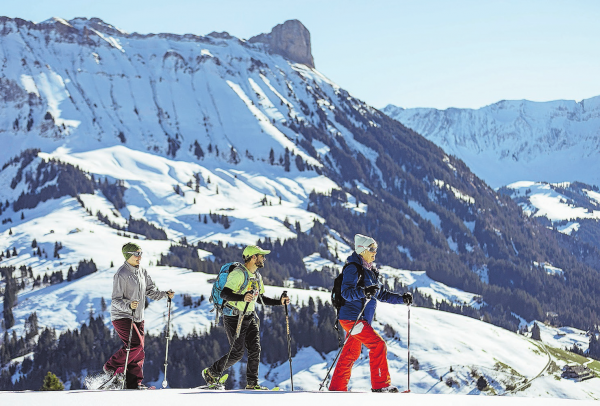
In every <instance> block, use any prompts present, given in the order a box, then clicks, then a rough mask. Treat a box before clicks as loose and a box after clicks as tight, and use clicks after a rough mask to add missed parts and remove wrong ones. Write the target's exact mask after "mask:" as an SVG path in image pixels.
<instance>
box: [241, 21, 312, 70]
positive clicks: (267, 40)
mask: <svg viewBox="0 0 600 406" xmlns="http://www.w3.org/2000/svg"><path fill="white" fill-rule="evenodd" d="M248 42H251V43H256V42H261V43H264V44H267V45H269V48H270V49H271V51H272V52H273V53H276V54H279V55H282V56H283V57H285V58H287V59H290V60H292V61H294V62H298V63H303V64H304V65H306V66H310V67H311V68H314V67H315V61H314V59H313V56H312V52H311V46H310V32H309V31H308V30H307V29H306V27H305V26H304V25H303V24H302V23H301V22H300V21H298V20H288V21H286V22H284V23H283V24H278V25H276V26H275V27H274V28H273V30H272V31H271V32H270V33H269V34H260V35H257V36H255V37H252V38H250V39H249V40H248Z"/></svg>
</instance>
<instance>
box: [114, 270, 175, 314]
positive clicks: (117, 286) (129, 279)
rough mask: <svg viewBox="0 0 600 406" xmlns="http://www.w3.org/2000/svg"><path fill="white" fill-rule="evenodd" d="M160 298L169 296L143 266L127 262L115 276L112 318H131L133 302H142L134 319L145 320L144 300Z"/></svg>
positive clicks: (136, 310)
mask: <svg viewBox="0 0 600 406" xmlns="http://www.w3.org/2000/svg"><path fill="white" fill-rule="evenodd" d="M146 296H148V297H149V298H150V299H154V300H160V299H162V298H164V297H167V293H166V292H161V291H159V290H158V288H157V287H156V285H155V284H154V282H152V278H150V275H148V273H147V272H146V270H145V269H144V268H142V267H138V268H136V267H134V266H132V265H130V264H129V263H128V262H125V263H124V264H123V265H121V267H120V268H119V270H118V271H117V273H115V276H114V277H113V292H112V301H111V305H110V318H111V320H118V319H131V312H132V311H133V309H132V308H131V307H130V304H131V302H133V301H135V300H137V301H139V302H140V304H139V305H138V307H137V309H135V313H134V316H133V321H135V322H137V323H139V322H141V321H142V320H144V300H145V298H146Z"/></svg>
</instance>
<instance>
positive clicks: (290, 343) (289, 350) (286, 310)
mask: <svg viewBox="0 0 600 406" xmlns="http://www.w3.org/2000/svg"><path fill="white" fill-rule="evenodd" d="M281 297H287V290H284V291H283V294H282V295H281ZM285 326H286V329H287V342H288V358H289V360H290V382H291V383H292V392H293V391H294V375H293V373H292V336H291V335H290V315H289V313H288V306H287V303H286V305H285Z"/></svg>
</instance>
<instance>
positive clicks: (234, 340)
mask: <svg viewBox="0 0 600 406" xmlns="http://www.w3.org/2000/svg"><path fill="white" fill-rule="evenodd" d="M248 293H252V294H254V290H251V291H249V292H247V293H246V294H248ZM249 305H250V302H246V306H245V307H244V312H243V313H240V315H239V317H238V323H237V327H236V329H235V337H234V338H233V340H232V341H231V347H230V348H229V352H228V353H227V358H225V363H224V364H223V368H222V369H221V373H220V374H219V379H217V382H221V378H222V377H223V372H225V367H226V366H227V362H229V356H230V355H231V351H232V350H233V346H234V345H235V342H236V341H237V339H238V338H239V336H240V331H241V330H242V322H243V321H244V317H245V316H246V311H248V306H249Z"/></svg>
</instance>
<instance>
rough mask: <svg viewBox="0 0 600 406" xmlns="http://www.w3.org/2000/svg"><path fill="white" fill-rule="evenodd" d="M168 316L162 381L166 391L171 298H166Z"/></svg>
mask: <svg viewBox="0 0 600 406" xmlns="http://www.w3.org/2000/svg"><path fill="white" fill-rule="evenodd" d="M168 306H169V316H168V317H167V349H166V350H165V378H164V379H163V381H162V387H163V389H166V387H167V385H168V383H167V365H168V364H169V362H168V359H169V340H170V339H171V298H170V297H169V298H168Z"/></svg>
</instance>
